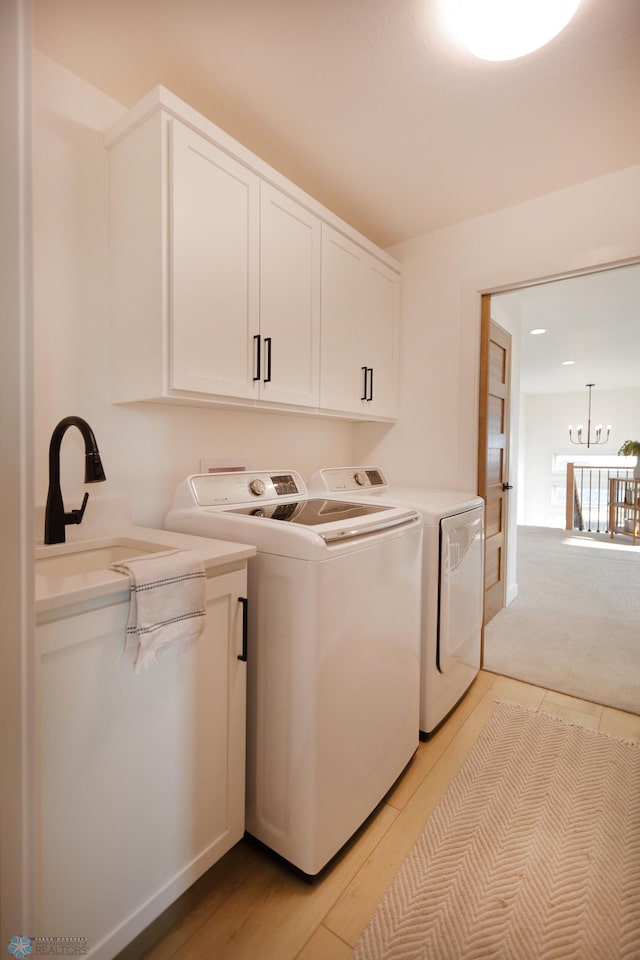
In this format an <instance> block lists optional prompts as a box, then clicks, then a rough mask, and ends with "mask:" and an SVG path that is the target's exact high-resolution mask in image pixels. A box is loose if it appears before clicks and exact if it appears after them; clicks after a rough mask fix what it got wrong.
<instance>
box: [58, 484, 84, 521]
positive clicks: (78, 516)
mask: <svg viewBox="0 0 640 960" xmlns="http://www.w3.org/2000/svg"><path fill="white" fill-rule="evenodd" d="M88 499H89V494H88V493H87V492H86V491H85V495H84V499H83V500H82V506H81V507H80V509H79V510H72V511H71V513H65V515H64V522H65V523H82V518H83V517H84V511H85V510H86V508H87V500H88Z"/></svg>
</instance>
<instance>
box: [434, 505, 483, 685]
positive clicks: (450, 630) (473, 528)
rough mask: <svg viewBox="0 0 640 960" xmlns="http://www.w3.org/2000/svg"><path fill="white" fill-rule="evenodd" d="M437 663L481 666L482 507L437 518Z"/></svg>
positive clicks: (442, 668)
mask: <svg viewBox="0 0 640 960" xmlns="http://www.w3.org/2000/svg"><path fill="white" fill-rule="evenodd" d="M439 586H440V589H439V598H438V606H439V611H438V647H437V665H438V670H440V672H441V673H445V672H446V671H447V670H448V669H449V668H450V667H451V666H452V665H453V664H454V663H456V662H457V661H459V660H462V661H463V662H464V663H466V664H468V665H469V666H472V667H474V668H476V669H479V667H480V636H481V631H482V600H483V589H484V507H483V506H481V507H474V509H472V510H467V511H466V512H465V513H458V514H456V515H455V516H452V517H443V518H442V520H441V521H440V585H439Z"/></svg>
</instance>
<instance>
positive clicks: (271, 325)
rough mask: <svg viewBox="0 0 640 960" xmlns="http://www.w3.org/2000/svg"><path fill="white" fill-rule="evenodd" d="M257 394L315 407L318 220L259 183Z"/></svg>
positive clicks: (316, 394)
mask: <svg viewBox="0 0 640 960" xmlns="http://www.w3.org/2000/svg"><path fill="white" fill-rule="evenodd" d="M260 337H261V339H260V351H261V357H260V397H261V399H263V400H272V401H275V402H278V403H292V404H298V405H303V406H312V407H317V406H318V402H319V362H320V221H319V220H318V219H317V217H314V216H313V214H311V213H309V211H308V210H306V209H305V208H304V207H302V206H300V204H298V203H296V202H295V201H293V200H291V199H290V198H289V197H287V196H286V195H285V194H283V193H281V192H280V191H279V190H276V189H275V188H274V187H272V186H270V185H269V184H267V183H262V184H261V187H260Z"/></svg>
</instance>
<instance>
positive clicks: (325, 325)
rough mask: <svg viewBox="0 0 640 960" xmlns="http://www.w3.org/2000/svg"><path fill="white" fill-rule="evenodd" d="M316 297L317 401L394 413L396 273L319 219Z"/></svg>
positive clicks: (386, 414) (364, 411)
mask: <svg viewBox="0 0 640 960" xmlns="http://www.w3.org/2000/svg"><path fill="white" fill-rule="evenodd" d="M321 298H322V314H321V324H322V349H321V355H320V367H321V371H322V373H321V386H320V405H321V406H322V407H323V408H324V409H326V410H341V411H344V412H346V413H360V414H362V415H363V416H365V417H367V416H376V417H385V418H387V417H389V418H390V417H394V416H395V404H396V393H397V382H396V381H397V373H396V370H397V360H398V356H397V330H398V308H399V277H398V274H397V273H394V272H393V271H392V270H390V269H389V268H388V267H387V266H386V265H385V264H384V263H382V262H381V261H379V260H377V259H376V258H375V257H373V256H371V254H369V253H368V252H367V251H366V250H363V249H362V247H359V246H358V245H357V244H355V243H353V242H352V241H351V240H349V239H348V237H345V236H344V235H343V234H341V233H338V232H337V231H336V230H333V229H332V228H331V227H329V226H327V225H326V224H323V226H322V293H321Z"/></svg>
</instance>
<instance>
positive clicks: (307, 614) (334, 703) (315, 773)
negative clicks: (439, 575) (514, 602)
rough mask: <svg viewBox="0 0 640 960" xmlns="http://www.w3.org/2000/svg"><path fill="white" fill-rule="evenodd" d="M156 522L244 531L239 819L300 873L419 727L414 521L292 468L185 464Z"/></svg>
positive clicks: (336, 838)
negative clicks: (215, 469)
mask: <svg viewBox="0 0 640 960" xmlns="http://www.w3.org/2000/svg"><path fill="white" fill-rule="evenodd" d="M165 525H166V527H167V528H168V529H170V530H180V531H183V532H186V533H196V534H198V535H199V536H205V537H215V538H217V539H220V540H231V541H234V542H240V543H247V544H252V545H254V546H255V547H257V555H256V557H255V558H252V559H251V560H249V563H248V600H249V610H248V637H247V648H248V649H247V659H248V662H247V802H246V826H247V832H248V833H249V834H251V835H253V836H254V837H256V838H257V839H258V840H260V841H262V842H263V843H264V844H265V845H266V846H268V847H269V848H271V849H272V850H274V851H276V852H277V853H278V854H280V855H281V856H283V857H284V858H286V859H287V860H288V861H290V862H291V863H292V864H294V865H295V866H296V867H297V868H298V869H299V870H301V871H302V872H303V873H305V874H307V875H309V876H315V875H316V874H317V873H318V872H319V871H320V870H321V869H322V868H323V867H324V866H325V864H326V863H327V862H328V861H329V860H330V859H331V858H332V857H333V856H334V854H335V853H337V851H338V850H339V849H340V848H341V847H342V846H343V844H344V843H345V842H346V841H347V840H348V839H349V838H350V837H351V836H352V834H353V833H354V832H355V831H356V830H357V828H358V827H359V826H360V825H361V824H362V823H363V821H364V820H365V819H366V818H367V817H368V816H369V814H370V813H371V812H372V811H373V810H374V808H375V807H376V805H377V804H378V803H379V802H380V800H381V799H382V798H383V797H384V795H385V793H386V792H387V791H388V790H389V788H390V787H391V786H392V785H393V783H394V781H395V780H396V779H397V778H398V776H399V775H400V774H401V773H402V770H403V769H404V767H405V766H406V764H407V763H408V762H409V760H410V759H411V757H412V755H413V753H414V751H415V750H416V748H417V746H418V741H419V696H420V589H421V564H422V525H421V522H420V517H419V515H418V513H417V512H416V511H415V510H414V509H411V508H407V507H392V506H390V505H388V504H383V503H377V504H375V505H372V504H366V503H362V502H359V501H356V502H350V503H349V502H344V501H338V500H336V498H326V497H324V496H322V497H321V498H309V497H308V496H307V491H306V488H305V485H304V482H303V481H302V478H301V477H300V476H299V474H297V473H294V472H292V471H284V470H279V471H258V472H254V473H249V472H237V473H219V474H215V473H211V474H201V475H195V476H190V477H188V478H187V479H186V480H184V481H183V482H182V483H181V484H180V485H179V487H178V489H177V490H176V493H175V497H174V502H173V506H172V508H171V510H170V512H169V514H168V515H167V517H166V520H165Z"/></svg>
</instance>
